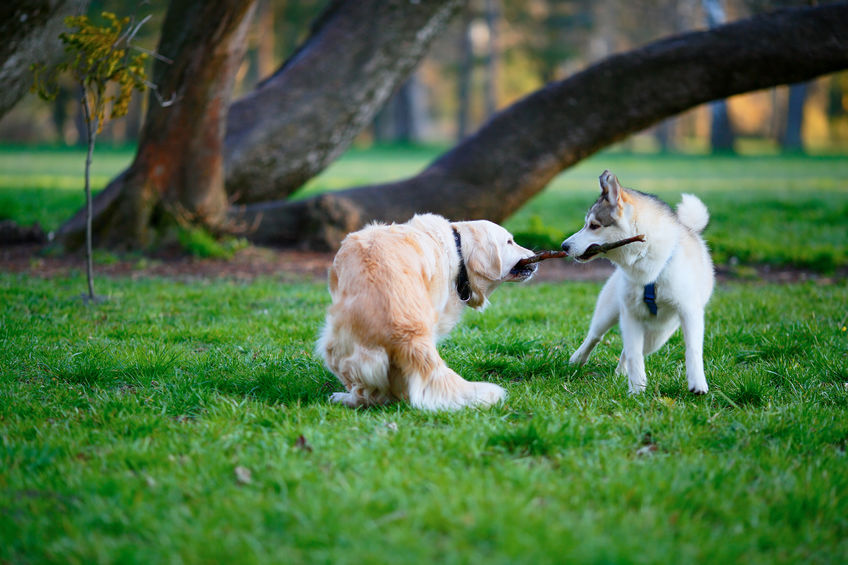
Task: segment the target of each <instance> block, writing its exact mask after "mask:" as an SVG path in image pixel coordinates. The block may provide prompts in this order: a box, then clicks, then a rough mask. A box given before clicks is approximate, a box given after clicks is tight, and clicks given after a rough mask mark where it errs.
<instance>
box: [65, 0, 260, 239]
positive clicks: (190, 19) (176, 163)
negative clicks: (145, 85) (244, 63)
mask: <svg viewBox="0 0 848 565" xmlns="http://www.w3.org/2000/svg"><path fill="white" fill-rule="evenodd" d="M254 7H255V0H253V1H240V0H221V1H217V2H207V1H205V0H187V1H181V0H174V1H172V2H171V4H170V5H169V7H168V12H167V14H166V16H165V22H164V24H163V28H162V36H161V39H160V43H159V47H158V49H157V52H158V53H159V54H160V55H162V56H164V57H167V58H169V59H171V60H172V62H166V61H162V60H157V61H156V64H155V66H154V74H153V83H154V84H155V85H156V91H154V92H152V93H151V95H150V104H149V108H150V110H149V112H148V115H147V119H146V121H145V124H144V128H143V130H142V133H141V138H140V140H139V148H138V152H137V154H136V158H135V160H134V162H133V163H132V165H130V167H129V168H128V169H127V170H126V171H124V172H123V173H121V175H119V176H118V177H117V178H115V179H114V180H113V181H112V182H111V183H109V185H108V186H107V187H106V189H105V190H103V192H101V193H100V194H98V195H97V198H96V199H95V201H94V219H93V223H94V231H95V235H96V236H97V238H98V244H99V245H105V246H109V247H117V248H121V247H144V246H146V245H149V244H151V243H153V242H154V241H155V239H156V237H157V235H159V233H160V232H162V231H165V230H167V228H168V227H169V226H171V225H173V224H174V223H176V222H181V221H190V222H195V223H202V224H205V225H207V226H209V227H211V228H213V229H215V228H220V227H222V225H223V221H224V220H225V216H226V210H227V207H228V201H227V196H226V193H225V191H224V169H223V156H222V147H223V136H224V127H225V123H226V122H225V120H226V114H227V107H228V105H229V101H230V95H231V91H232V86H233V80H234V77H235V72H236V70H237V69H238V66H239V64H240V62H241V60H242V58H243V56H244V49H245V47H246V41H245V40H244V39H245V34H246V32H247V28H248V24H249V23H250V19H251V15H252V12H253V9H254ZM160 93H161V96H164V97H165V98H168V97H170V96H173V97H174V102H173V104H171V105H162V104H160V103H159V102H158V98H159V96H160ZM83 229H84V214H83V213H82V211H81V212H79V213H77V215H76V216H74V217H73V218H72V219H71V220H69V221H68V222H67V223H66V224H65V225H63V226H62V228H61V229H60V230H59V232H58V234H57V236H58V238H59V241H60V242H61V243H62V244H63V245H64V246H65V247H66V248H75V247H77V246H79V244H80V243H81V236H82V234H83Z"/></svg>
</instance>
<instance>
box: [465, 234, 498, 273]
mask: <svg viewBox="0 0 848 565" xmlns="http://www.w3.org/2000/svg"><path fill="white" fill-rule="evenodd" d="M464 228H465V229H464V230H462V233H461V235H462V254H463V255H464V257H465V264H466V266H467V267H468V273H469V275H471V278H473V275H477V276H482V277H483V278H485V279H488V280H490V281H497V280H500V278H501V270H502V269H503V258H502V257H501V254H502V252H503V250H502V249H501V245H499V244H498V242H497V241H495V238H494V237H493V236H492V234H491V233H489V230H487V229H485V228H484V227H481V226H477V225H474V224H472V223H467V224H465V226H464Z"/></svg>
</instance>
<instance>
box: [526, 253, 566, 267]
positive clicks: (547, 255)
mask: <svg viewBox="0 0 848 565" xmlns="http://www.w3.org/2000/svg"><path fill="white" fill-rule="evenodd" d="M559 257H568V253H566V252H565V251H539V252H538V253H536V254H535V255H533V256H532V257H527V258H526V259H521V260H520V261H519V262H518V263H516V264H515V267H514V268H515V269H523V268H524V267H526V266H527V265H532V264H533V263H538V262H539V261H544V260H545V259H556V258H559Z"/></svg>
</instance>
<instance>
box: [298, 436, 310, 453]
mask: <svg viewBox="0 0 848 565" xmlns="http://www.w3.org/2000/svg"><path fill="white" fill-rule="evenodd" d="M294 446H295V447H297V448H298V449H302V450H304V451H306V452H308V453H312V446H311V445H309V443H308V442H307V441H306V438H305V437H303V434H300V435H299V436H297V440H295V442H294Z"/></svg>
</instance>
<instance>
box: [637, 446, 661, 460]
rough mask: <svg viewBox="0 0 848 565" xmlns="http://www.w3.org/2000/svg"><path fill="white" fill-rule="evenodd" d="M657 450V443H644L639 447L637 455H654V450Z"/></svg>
mask: <svg viewBox="0 0 848 565" xmlns="http://www.w3.org/2000/svg"><path fill="white" fill-rule="evenodd" d="M656 450H657V444H655V443H650V444H648V445H643V446H642V447H640V448H639V449H637V450H636V455H637V456H639V457H645V456H647V455H652V454H653V453H654V451H656Z"/></svg>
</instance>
